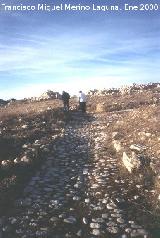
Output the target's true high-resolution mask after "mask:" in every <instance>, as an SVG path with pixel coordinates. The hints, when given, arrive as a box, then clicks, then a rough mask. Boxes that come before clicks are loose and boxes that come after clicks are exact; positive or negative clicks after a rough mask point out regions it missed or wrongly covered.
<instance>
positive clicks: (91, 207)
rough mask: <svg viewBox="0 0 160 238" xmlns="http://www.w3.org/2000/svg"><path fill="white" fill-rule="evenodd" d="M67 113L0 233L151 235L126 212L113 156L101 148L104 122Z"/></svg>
mask: <svg viewBox="0 0 160 238" xmlns="http://www.w3.org/2000/svg"><path fill="white" fill-rule="evenodd" d="M72 117H73V118H72V120H71V121H70V122H69V123H68V124H66V126H65V128H64V132H63V133H62V134H61V135H60V137H59V138H58V139H57V140H56V142H55V143H54V144H53V147H52V156H50V157H49V158H48V159H47V160H46V162H45V163H44V164H43V166H42V167H41V168H40V170H39V171H38V172H37V173H36V174H35V175H34V176H33V177H32V178H31V180H30V181H29V183H28V184H27V186H26V187H25V188H24V191H23V195H22V197H21V198H19V199H17V200H16V201H15V204H14V206H15V210H14V213H13V214H9V216H6V217H2V218H1V219H0V226H1V232H0V237H4V238H30V237H33V238H36V237H39V238H41V237H44V238H65V237H68V238H69V237H70V238H76V237H82V238H93V237H99V238H107V237H108V238H110V237H117V238H119V237H121V238H127V237H144V238H145V237H146V238H147V237H150V236H149V234H148V232H147V230H145V229H144V227H143V224H139V222H138V223H137V221H136V220H135V219H134V216H133V218H132V217H131V216H129V215H128V209H129V208H128V206H127V203H126V200H125V195H126V186H125V185H124V181H123V179H121V178H118V176H117V174H118V166H117V161H116V160H117V159H116V158H112V157H110V156H108V155H107V154H106V151H105V149H104V141H105V136H106V134H105V133H104V131H105V130H106V128H107V123H106V122H105V123H104V121H102V120H100V118H98V116H97V118H96V117H94V118H91V116H84V115H81V114H78V113H77V114H75V115H73V116H72ZM109 120H111V118H108V121H109ZM135 212H136V211H135Z"/></svg>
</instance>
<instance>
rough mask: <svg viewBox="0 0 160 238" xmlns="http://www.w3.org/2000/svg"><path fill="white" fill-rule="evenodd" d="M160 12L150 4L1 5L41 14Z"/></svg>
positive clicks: (10, 8) (156, 4)
mask: <svg viewBox="0 0 160 238" xmlns="http://www.w3.org/2000/svg"><path fill="white" fill-rule="evenodd" d="M158 10H160V4H158V3H154V4H152V3H150V4H147V3H146V4H144V3H143V4H142V3H141V4H138V5H134V4H129V3H125V4H123V5H99V4H91V5H82V4H77V5H72V4H66V3H61V4H57V5H54V4H51V5H48V4H36V5H23V4H19V5H8V4H5V3H2V4H0V11H10V12H11V11H39V12H55V11H95V12H96V11H131V12H133V11H158Z"/></svg>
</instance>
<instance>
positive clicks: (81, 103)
mask: <svg viewBox="0 0 160 238" xmlns="http://www.w3.org/2000/svg"><path fill="white" fill-rule="evenodd" d="M79 107H80V110H81V111H82V112H86V95H85V94H84V93H83V92H82V91H79Z"/></svg>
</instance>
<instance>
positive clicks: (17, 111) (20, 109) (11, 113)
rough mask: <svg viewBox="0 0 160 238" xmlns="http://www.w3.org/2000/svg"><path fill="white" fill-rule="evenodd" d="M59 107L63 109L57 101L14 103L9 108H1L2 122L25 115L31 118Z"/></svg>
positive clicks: (0, 118) (0, 116)
mask: <svg viewBox="0 0 160 238" xmlns="http://www.w3.org/2000/svg"><path fill="white" fill-rule="evenodd" d="M59 107H62V102H61V101H60V100H55V99H54V100H48V101H41V102H22V103H19V102H14V103H12V104H10V105H8V106H5V107H0V120H2V121H3V120H8V119H11V118H15V117H21V116H25V115H27V117H29V116H33V115H36V114H40V113H42V112H44V111H46V110H47V109H48V108H51V109H56V108H59Z"/></svg>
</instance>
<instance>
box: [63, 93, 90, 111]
mask: <svg viewBox="0 0 160 238" xmlns="http://www.w3.org/2000/svg"><path fill="white" fill-rule="evenodd" d="M69 99H70V95H69V93H68V92H65V91H63V92H62V101H63V105H64V111H69ZM78 101H79V109H80V110H81V111H82V112H86V95H85V93H83V92H82V91H79V95H78Z"/></svg>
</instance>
